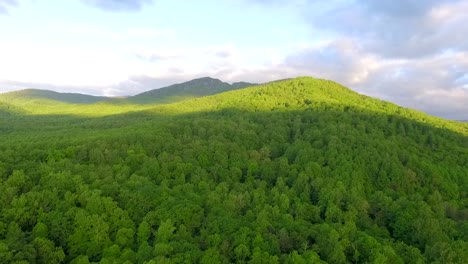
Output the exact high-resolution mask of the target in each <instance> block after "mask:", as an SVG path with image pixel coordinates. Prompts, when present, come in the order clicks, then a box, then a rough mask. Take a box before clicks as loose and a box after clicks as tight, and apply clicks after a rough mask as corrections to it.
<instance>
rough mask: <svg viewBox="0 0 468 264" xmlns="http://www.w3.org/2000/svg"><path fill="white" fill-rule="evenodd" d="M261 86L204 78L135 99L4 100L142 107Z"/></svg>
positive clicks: (33, 92) (49, 94) (40, 96)
mask: <svg viewBox="0 0 468 264" xmlns="http://www.w3.org/2000/svg"><path fill="white" fill-rule="evenodd" d="M254 85H257V84H255V83H247V82H236V83H233V84H229V83H225V82H222V81H221V80H218V79H214V78H210V77H204V78H199V79H194V80H191V81H188V82H183V83H179V84H174V85H170V86H167V87H163V88H159V89H153V90H149V91H146V92H143V93H140V94H137V95H134V96H128V97H124V98H113V97H105V96H92V95H86V94H80V93H60V92H54V91H49V90H39V89H25V90H20V91H14V92H9V93H5V94H2V95H1V97H3V98H9V99H13V100H14V99H18V98H21V100H44V99H45V100H53V101H59V102H63V103H72V104H93V103H98V102H102V101H112V102H114V103H115V102H121V103H123V102H128V103H138V104H151V103H174V102H177V101H181V100H185V99H189V98H196V97H202V96H207V95H214V94H218V93H222V92H226V91H230V90H237V89H241V88H245V87H248V86H254Z"/></svg>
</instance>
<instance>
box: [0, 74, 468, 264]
mask: <svg viewBox="0 0 468 264" xmlns="http://www.w3.org/2000/svg"><path fill="white" fill-rule="evenodd" d="M25 105H27V104H23V105H17V107H18V108H22V107H23V108H22V110H21V111H9V110H8V109H9V108H8V107H5V108H0V111H1V112H0V135H1V136H2V137H1V139H0V193H1V194H2V195H1V197H0V263H1V262H3V263H92V262H95V263H233V262H235V263H365V262H368V263H392V264H393V263H426V262H435V263H463V262H464V261H466V260H467V259H468V251H467V250H466V249H467V248H468V169H467V167H468V126H467V125H466V124H462V123H456V122H449V121H445V120H441V119H437V118H434V117H430V116H427V115H424V114H422V113H419V112H416V111H413V110H408V109H404V108H401V107H398V106H396V105H393V104H390V103H386V102H381V101H378V100H376V99H372V98H368V97H365V96H361V95H359V94H356V93H354V92H352V91H350V90H348V89H346V88H344V87H341V86H339V85H337V84H335V83H333V82H330V81H323V80H316V79H311V78H298V79H294V80H289V81H283V82H277V83H271V84H267V85H261V86H258V87H252V88H248V89H243V90H238V91H233V92H228V93H223V94H219V95H216V96H211V97H206V98H199V99H195V100H190V101H184V102H180V103H177V104H170V105H163V106H152V107H151V108H147V110H145V111H135V112H128V113H125V114H118V115H117V114H116V115H105V116H100V117H96V116H95V117H89V116H86V115H85V114H83V113H89V112H91V111H90V110H89V109H91V108H92V107H98V108H99V107H107V106H102V105H100V104H99V103H97V104H96V105H84V106H76V105H71V106H67V107H70V108H69V109H74V110H73V111H76V115H57V114H56V113H54V111H55V108H53V107H52V108H49V110H47V109H46V110H44V109H41V110H38V111H37V112H41V113H43V114H42V115H37V114H35V113H37V112H35V109H34V108H33V107H32V106H31V105H28V107H29V108H28V107H26V108H25ZM38 107H39V106H38ZM112 107H116V106H112ZM2 109H5V111H3V110H2ZM80 109H84V110H83V112H80V111H79V110H80ZM106 109H110V108H106ZM47 111H49V112H48V113H47V114H44V113H45V112H47ZM104 112H105V113H107V112H106V111H104Z"/></svg>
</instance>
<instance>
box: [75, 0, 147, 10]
mask: <svg viewBox="0 0 468 264" xmlns="http://www.w3.org/2000/svg"><path fill="white" fill-rule="evenodd" d="M81 1H82V2H83V3H85V4H87V5H90V6H93V7H96V8H99V9H102V10H104V11H111V12H135V11H140V10H141V9H143V7H144V6H145V5H148V4H151V3H152V2H153V1H152V0H81Z"/></svg>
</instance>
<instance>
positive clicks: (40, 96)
mask: <svg viewBox="0 0 468 264" xmlns="http://www.w3.org/2000/svg"><path fill="white" fill-rule="evenodd" d="M1 96H2V97H3V98H6V99H10V100H14V99H17V98H21V100H54V101H59V102H63V103H72V104H92V103H97V102H100V101H104V100H108V99H109V98H108V97H104V96H92V95H86V94H79V93H59V92H54V91H49V90H39V89H25V90H21V91H15V92H9V93H5V94H2V95H1Z"/></svg>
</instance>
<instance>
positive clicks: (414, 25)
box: [0, 0, 468, 120]
mask: <svg viewBox="0 0 468 264" xmlns="http://www.w3.org/2000/svg"><path fill="white" fill-rule="evenodd" d="M466 25H468V1H466V0H424V1H420V0H379V1H376V0H328V1H319V0H223V1H220V0H198V1H187V0H183V1H182V0H133V1H132V0H127V1H126V0H120V1H119V0H67V1H58V0H57V1H53V0H0V92H7V91H12V90H19V89H24V88H38V89H49V90H54V91H59V92H78V93H86V94H92V95H106V96H122V95H134V94H137V93H140V92H143V91H147V90H151V89H156V88H160V87H164V86H167V85H170V84H174V83H180V82H184V81H189V80H191V79H194V78H199V77H205V76H210V77H213V78H218V79H221V80H222V81H225V82H238V81H246V82H255V83H263V82H268V81H273V80H278V79H284V78H292V77H296V76H312V77H316V78H325V79H331V80H334V81H337V82H339V83H341V84H343V85H345V86H347V87H350V88H351V89H353V90H355V91H357V92H360V93H363V94H366V95H370V96H374V97H377V98H380V99H383V100H387V101H391V102H394V103H397V104H400V105H402V106H405V107H410V108H415V109H418V110H421V111H424V112H427V113H429V114H431V115H436V116H440V117H443V118H447V119H456V120H468V38H467V37H466V36H468V26H466Z"/></svg>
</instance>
